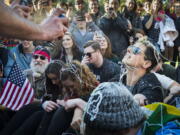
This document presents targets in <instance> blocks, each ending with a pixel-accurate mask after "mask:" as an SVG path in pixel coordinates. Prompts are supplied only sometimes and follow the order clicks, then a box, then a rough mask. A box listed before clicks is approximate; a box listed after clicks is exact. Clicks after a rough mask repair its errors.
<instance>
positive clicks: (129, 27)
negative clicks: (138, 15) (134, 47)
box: [127, 19, 132, 30]
mask: <svg viewBox="0 0 180 135" xmlns="http://www.w3.org/2000/svg"><path fill="white" fill-rule="evenodd" d="M127 23H128V29H129V30H132V24H131V22H130V21H129V20H128V19H127Z"/></svg>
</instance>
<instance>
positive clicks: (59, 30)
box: [40, 8, 68, 40]
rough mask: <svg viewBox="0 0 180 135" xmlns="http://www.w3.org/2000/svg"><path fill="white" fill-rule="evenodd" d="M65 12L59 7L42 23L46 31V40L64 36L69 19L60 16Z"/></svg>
mask: <svg viewBox="0 0 180 135" xmlns="http://www.w3.org/2000/svg"><path fill="white" fill-rule="evenodd" d="M63 13H64V10H62V9H60V8H57V9H55V10H54V12H53V13H52V15H51V16H49V17H48V18H46V19H45V20H44V21H43V22H42V23H41V24H40V26H41V28H42V30H43V32H44V40H54V39H57V38H61V37H63V36H64V33H65V32H66V31H67V26H68V19H67V18H65V17H63V18H59V17H58V16H59V15H61V14H63Z"/></svg>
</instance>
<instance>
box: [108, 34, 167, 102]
mask: <svg viewBox="0 0 180 135" xmlns="http://www.w3.org/2000/svg"><path fill="white" fill-rule="evenodd" d="M158 60H159V55H158V52H157V50H156V48H155V47H154V46H153V44H152V43H151V42H150V41H149V40H148V39H147V37H143V38H140V39H139V40H138V41H136V42H135V44H134V45H131V46H129V47H128V49H127V53H126V54H125V56H124V58H123V60H122V63H123V64H124V65H125V70H126V72H125V71H123V74H122V75H120V74H119V75H117V76H116V79H114V80H111V81H122V82H123V83H124V84H125V85H126V86H127V87H128V89H129V90H130V91H131V92H132V94H133V95H134V97H135V99H136V100H137V101H138V102H139V104H140V105H145V104H150V103H153V102H163V98H164V94H163V93H164V92H163V89H162V87H161V84H160V82H159V81H158V79H157V77H156V76H155V75H154V74H153V73H150V71H151V70H152V69H153V68H154V67H155V66H156V65H157V63H158ZM121 70H122V69H121Z"/></svg>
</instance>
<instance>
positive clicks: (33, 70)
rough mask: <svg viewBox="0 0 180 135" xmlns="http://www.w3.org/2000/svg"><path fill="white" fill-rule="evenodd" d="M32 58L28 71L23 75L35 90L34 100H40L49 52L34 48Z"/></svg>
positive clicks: (43, 88)
mask: <svg viewBox="0 0 180 135" xmlns="http://www.w3.org/2000/svg"><path fill="white" fill-rule="evenodd" d="M32 57H33V58H32V61H31V64H30V69H27V70H25V71H24V74H25V75H26V76H27V77H28V79H29V81H30V83H31V86H32V87H33V89H34V90H35V99H36V100H40V99H42V97H43V95H44V94H45V89H46V88H45V70H46V68H47V66H48V64H49V63H50V59H51V58H50V53H49V51H48V50H47V49H46V48H44V47H42V46H37V47H36V49H35V51H34V53H33V56H32Z"/></svg>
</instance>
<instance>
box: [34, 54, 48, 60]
mask: <svg viewBox="0 0 180 135" xmlns="http://www.w3.org/2000/svg"><path fill="white" fill-rule="evenodd" d="M38 58H40V59H41V60H45V59H46V57H45V56H43V55H33V59H35V60H36V59H38Z"/></svg>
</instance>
